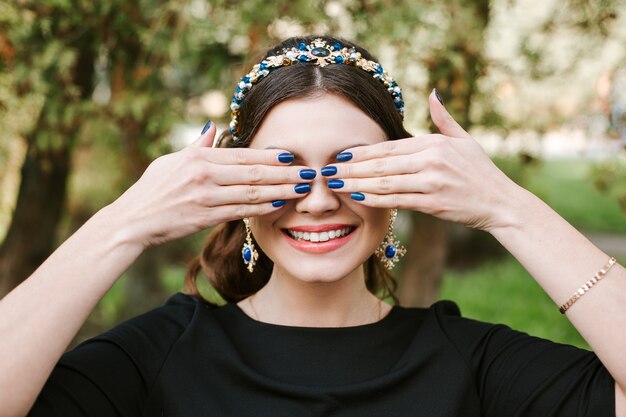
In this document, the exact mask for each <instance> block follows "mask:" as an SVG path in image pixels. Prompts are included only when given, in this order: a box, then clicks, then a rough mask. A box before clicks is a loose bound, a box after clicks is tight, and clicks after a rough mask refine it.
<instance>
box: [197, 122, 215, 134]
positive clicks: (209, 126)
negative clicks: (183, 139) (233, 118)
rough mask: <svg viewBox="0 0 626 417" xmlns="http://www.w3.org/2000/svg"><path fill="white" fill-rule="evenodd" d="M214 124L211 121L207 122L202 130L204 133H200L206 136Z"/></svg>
mask: <svg viewBox="0 0 626 417" xmlns="http://www.w3.org/2000/svg"><path fill="white" fill-rule="evenodd" d="M212 124H213V123H212V122H211V120H209V121H208V122H206V124H205V125H204V127H203V128H202V133H200V134H201V135H204V134H205V133H206V131H207V130H209V129H210V128H211V125H212Z"/></svg>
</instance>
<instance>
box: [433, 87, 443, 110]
mask: <svg viewBox="0 0 626 417" xmlns="http://www.w3.org/2000/svg"><path fill="white" fill-rule="evenodd" d="M433 90H435V97H437V100H439V102H440V103H441V105H442V106H443V98H441V94H439V91H437V89H436V88H433Z"/></svg>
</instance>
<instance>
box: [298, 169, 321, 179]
mask: <svg viewBox="0 0 626 417" xmlns="http://www.w3.org/2000/svg"><path fill="white" fill-rule="evenodd" d="M316 175H317V172H315V170H314V169H301V170H300V178H302V179H303V180H312V179H313V178H315V176H316Z"/></svg>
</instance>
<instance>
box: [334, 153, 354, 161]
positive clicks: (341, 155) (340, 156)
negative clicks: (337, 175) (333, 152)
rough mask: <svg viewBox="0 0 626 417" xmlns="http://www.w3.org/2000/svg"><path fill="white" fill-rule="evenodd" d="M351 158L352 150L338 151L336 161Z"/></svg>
mask: <svg viewBox="0 0 626 417" xmlns="http://www.w3.org/2000/svg"><path fill="white" fill-rule="evenodd" d="M351 159H352V152H340V153H338V154H337V161H339V162H346V161H349V160H351Z"/></svg>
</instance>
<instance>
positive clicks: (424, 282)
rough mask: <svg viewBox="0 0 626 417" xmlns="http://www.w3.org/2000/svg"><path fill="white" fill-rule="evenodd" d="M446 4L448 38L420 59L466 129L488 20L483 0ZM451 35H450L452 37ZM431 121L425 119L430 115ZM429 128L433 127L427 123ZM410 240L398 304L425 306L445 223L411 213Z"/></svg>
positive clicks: (437, 281) (437, 270)
mask: <svg viewBox="0 0 626 417" xmlns="http://www.w3.org/2000/svg"><path fill="white" fill-rule="evenodd" d="M454 3H455V4H452V5H451V6H450V15H451V22H450V27H453V28H455V31H454V33H455V34H456V36H455V37H453V39H452V41H451V42H450V43H449V44H448V47H447V48H445V49H442V50H441V53H440V54H438V55H434V56H433V57H432V58H431V59H430V60H428V61H427V62H425V65H426V67H427V69H428V72H429V79H430V80H431V82H432V84H433V86H434V87H436V88H437V89H438V90H439V91H440V93H441V94H442V95H443V98H444V102H445V103H446V108H447V109H448V111H449V112H450V113H451V114H452V116H453V117H455V119H456V120H457V121H458V122H459V123H460V124H461V126H463V127H464V128H465V129H467V128H468V127H469V124H470V119H469V115H470V104H471V101H472V96H473V95H474V93H475V92H476V83H477V81H478V78H479V77H480V76H481V75H482V72H483V69H484V59H483V57H482V53H483V34H484V31H485V29H486V28H487V24H488V22H489V13H490V10H489V1H488V0H458V1H457V2H454ZM452 36H454V35H452ZM429 120H430V117H429ZM431 131H433V132H437V131H438V130H437V129H436V128H435V127H434V126H432V124H431ZM412 220H413V225H412V229H413V230H412V232H411V241H410V242H409V243H408V245H407V246H408V253H407V256H406V258H405V259H406V260H405V262H404V272H403V274H402V279H401V280H400V285H399V287H398V293H397V295H398V298H399V300H400V302H401V304H402V305H405V306H421V307H427V306H430V305H431V304H432V303H433V302H435V301H436V300H437V298H438V296H439V289H440V286H441V279H442V276H443V272H444V265H445V259H446V253H447V244H448V239H447V236H448V227H447V224H446V223H445V222H443V221H441V220H438V219H436V218H434V217H431V216H427V215H423V214H421V213H416V214H415V215H413V216H412Z"/></svg>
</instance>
